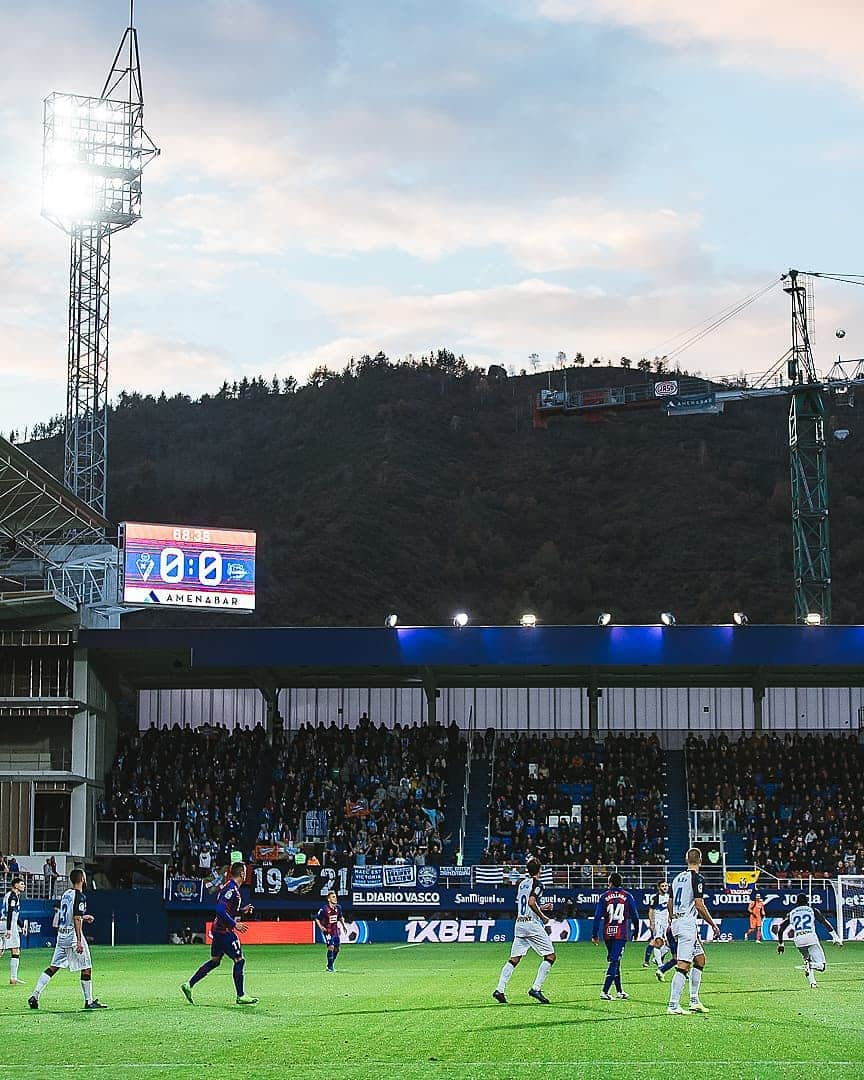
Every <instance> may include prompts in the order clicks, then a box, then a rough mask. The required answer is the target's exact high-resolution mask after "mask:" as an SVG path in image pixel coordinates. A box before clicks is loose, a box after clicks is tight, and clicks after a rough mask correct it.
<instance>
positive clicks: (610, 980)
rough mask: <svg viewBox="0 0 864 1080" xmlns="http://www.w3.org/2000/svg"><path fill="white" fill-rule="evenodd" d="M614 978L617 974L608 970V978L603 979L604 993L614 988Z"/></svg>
mask: <svg viewBox="0 0 864 1080" xmlns="http://www.w3.org/2000/svg"><path fill="white" fill-rule="evenodd" d="M614 980H615V976H614V975H610V974H609V972H608V971H607V972H606V978H605V979H604V980H603V993H604V994H608V993H609V991H610V990H611V989H612V983H613V982H614Z"/></svg>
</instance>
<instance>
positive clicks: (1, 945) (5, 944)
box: [0, 926, 21, 952]
mask: <svg viewBox="0 0 864 1080" xmlns="http://www.w3.org/2000/svg"><path fill="white" fill-rule="evenodd" d="M20 948H21V933H20V931H19V930H18V927H17V926H13V927H12V937H8V938H7V937H6V931H5V930H4V931H3V932H2V934H0V952H2V951H3V950H4V949H20Z"/></svg>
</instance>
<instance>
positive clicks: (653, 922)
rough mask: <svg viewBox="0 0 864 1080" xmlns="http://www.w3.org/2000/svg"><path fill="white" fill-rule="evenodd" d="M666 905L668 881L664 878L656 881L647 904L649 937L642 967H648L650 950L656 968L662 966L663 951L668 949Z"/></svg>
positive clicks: (667, 911) (667, 913) (667, 901)
mask: <svg viewBox="0 0 864 1080" xmlns="http://www.w3.org/2000/svg"><path fill="white" fill-rule="evenodd" d="M668 905H669V883H668V882H667V881H665V880H664V881H660V882H658V883H657V892H655V893H654V895H653V896H652V897H651V900H650V902H649V904H648V925H649V927H650V928H651V937H650V939H649V941H648V944H647V945H646V946H645V959H644V961H643V962H642V967H648V964H649V963H650V961H651V953H652V952H653V953H654V962H655V964H656V965H657V967H658V969H659V968H661V967H662V966H663V953H664V952H667V951H668V950H669V945H668V943H667V941H666V931H667V930H668V929H669V906H668Z"/></svg>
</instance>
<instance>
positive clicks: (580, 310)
mask: <svg viewBox="0 0 864 1080" xmlns="http://www.w3.org/2000/svg"><path fill="white" fill-rule="evenodd" d="M765 280H767V276H766V279H765ZM756 284H758V283H757V282H754V281H752V280H736V281H728V282H724V283H720V284H716V285H715V286H714V287H712V288H707V289H706V288H700V287H698V286H696V285H695V284H694V285H691V286H679V287H675V288H658V289H647V290H645V291H643V292H634V293H629V294H627V293H621V292H611V291H605V290H602V289H598V288H583V289H577V288H572V287H568V286H565V285H555V284H550V283H549V282H546V281H543V280H541V279H537V278H527V279H525V280H523V281H520V282H518V283H516V284H514V285H508V286H498V287H494V288H490V289H465V290H458V291H454V292H448V293H436V294H429V295H410V294H403V293H395V292H393V291H391V290H389V289H386V288H346V287H341V288H338V287H334V286H329V285H315V286H312V285H310V286H305V287H304V292H305V293H306V295H308V297H309V299H310V301H311V302H313V303H314V304H315V305H316V306H318V307H319V308H320V309H321V310H322V311H324V312H325V313H326V314H327V316H328V318H329V319H330V321H331V322H332V324H333V325H335V326H336V328H337V332H338V336H336V337H335V338H334V339H333V340H332V341H330V342H329V343H327V344H325V345H321V346H318V347H316V348H314V349H311V350H308V351H297V352H295V353H291V354H288V355H286V356H283V357H282V358H281V360H280V362H279V370H280V374H287V373H291V374H294V375H295V376H296V377H298V378H299V377H303V376H305V374H308V372H309V371H310V370H311V369H312V368H314V367H316V366H317V365H318V364H322V363H323V364H326V365H327V366H328V367H330V368H331V369H335V370H338V369H341V367H343V366H344V364H345V363H346V362H347V360H348V359H349V357H351V356H355V357H356V356H360V355H362V354H363V353H367V352H368V353H374V352H376V351H377V350H378V349H379V348H381V349H384V351H385V352H386V353H387V354H388V355H390V356H391V357H397V356H401V355H404V354H405V353H408V352H412V353H414V354H419V353H422V352H423V351H425V350H426V349H429V348H435V347H438V346H446V347H448V348H452V349H454V350H455V351H457V352H464V353H465V355H466V357H467V359H468V360H469V361H470V362H474V363H488V362H490V361H491V360H494V361H495V362H497V363H503V364H505V365H511V364H512V365H515V367H516V368H517V369H519V368H522V367H525V366H527V364H528V356H529V355H530V354H531V353H532V352H538V353H540V355H541V360H542V362H543V364H544V365H547V366H548V365H551V363H552V362H553V361H554V359H555V357H556V354H557V353H558V351H559V349H563V350H564V351H565V352H566V353H567V355H568V356H570V357H572V356H574V355H575V353H576V352H577V351H581V352H582V353H583V354H584V355H585V356H586V357H588V359H589V361H590V360H591V359H592V358H593V357H595V356H599V357H603V358H604V362H617V361H618V359H619V358H620V357H621V356H622V355H626V356H629V357H630V358H631V359H632V360H636V359H639V358H640V357H642V356H646V355H647V356H649V357H653V356H654V355H656V354H659V355H663V354H665V353H666V352H668V351H669V349H670V347H671V343H670V341H669V339H670V338H672V337H673V335H677V334H679V332H680V331H681V328H682V327H684V326H689V325H693V323H694V322H696V321H697V320H698V319H699V318H702V317H707V316H709V315H711V314H713V313H715V312H717V311H720V310H721V309H723V308H725V307H727V306H729V305H730V304H731V303H733V302H735V301H737V300H739V299H740V298H741V297H742V296H744V295H747V294H748V293H749V292H751V291H753V289H754V286H755V285H756ZM787 336H788V318H787V309H786V303H785V298H784V297H783V296H782V294H781V293H780V292H779V290H776V291H774V292H772V293H769V294H768V296H767V297H766V298H764V299H763V300H761V301H760V302H759V304H758V305H756V306H754V307H752V308H750V309H748V310H747V311H746V312H745V313H744V314H743V315H742V316H739V317H738V318H737V319H735V320H734V321H732V322H730V323H729V324H728V325H727V327H725V328H724V329H723V330H721V331H719V332H718V333H717V334H714V335H711V336H710V337H708V338H706V339H704V341H703V342H701V343H700V344H699V345H698V346H695V347H694V348H692V349H691V350H689V351H688V352H685V353H683V354H682V356H681V364H682V366H683V367H686V368H688V369H689V370H692V371H695V370H700V371H703V372H708V373H711V374H714V375H718V376H719V375H734V374H737V373H738V372H739V371H740V370H742V368H743V369H747V368H748V367H749V368H750V369H751V370H759V371H761V370H765V369H766V368H768V367H769V366H770V364H771V363H772V362H773V361H774V360H775V359H777V357H778V356H780V355H781V354H782V353H783V352H784V351H785V350H786V347H787V341H786V339H787ZM730 358H734V360H730ZM748 360H749V364H748ZM598 378H601V379H602V376H600V375H599V374H598Z"/></svg>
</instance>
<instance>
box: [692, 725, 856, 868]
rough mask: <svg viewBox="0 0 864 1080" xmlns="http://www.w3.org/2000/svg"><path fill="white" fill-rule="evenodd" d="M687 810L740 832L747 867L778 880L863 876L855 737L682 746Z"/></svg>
mask: <svg viewBox="0 0 864 1080" xmlns="http://www.w3.org/2000/svg"><path fill="white" fill-rule="evenodd" d="M686 750H687V772H688V783H689V789H690V790H689V795H690V805H691V806H693V807H696V808H699V809H705V810H717V811H718V812H719V813H720V815H721V819H722V822H723V825H724V828H725V829H726V831H727V832H729V831H732V832H738V833H740V834H742V836H743V838H744V844H745V853H746V858H747V859H748V861H750V862H752V863H753V864H755V865H758V866H761V867H764V868H765V869H766V870H768V871H769V872H770V873H772V874H775V875H777V876H778V877H783V876H792V877H796V876H800V875H809V874H820V875H832V876H833V875H835V874H838V873H839V874H854V873H861V872H864V748H862V746H861V745H860V744H859V742H858V739H857V737H856V736H855V735H851V734H850V735H839V736H838V735H819V734H797V733H795V734H792V733H788V734H786V735H783V736H779V735H776V734H754V735H748V736H744V737H742V738H740V739H738V740H737V741H734V742H731V741H730V740H729V739H728V738H727V737H726V736H725V735H723V734H721V735H712V736H711V737H710V738H709V739H708V740H707V741H706V740H704V739H701V738H698V737H696V736H694V735H691V736H690V737H689V738H688V740H687V745H686Z"/></svg>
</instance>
